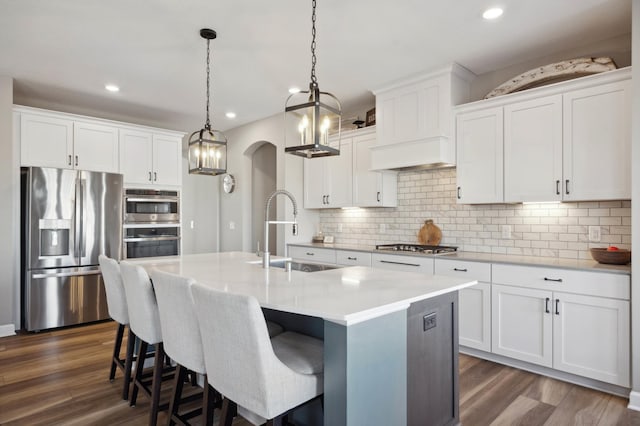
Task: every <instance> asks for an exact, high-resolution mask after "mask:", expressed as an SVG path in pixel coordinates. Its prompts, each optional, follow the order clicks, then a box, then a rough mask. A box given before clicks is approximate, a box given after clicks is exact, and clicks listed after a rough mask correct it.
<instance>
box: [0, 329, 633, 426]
mask: <svg viewBox="0 0 640 426" xmlns="http://www.w3.org/2000/svg"><path fill="white" fill-rule="evenodd" d="M115 330H116V324H115V323H113V322H104V323H99V324H94V325H90V326H84V327H74V328H68V329H62V330H55V331H50V332H42V333H38V334H24V335H19V336H11V337H5V338H2V339H0V424H1V425H83V426H84V425H146V424H147V423H148V408H149V401H148V399H147V398H146V397H145V396H144V395H140V396H139V397H138V404H137V405H136V407H129V404H128V403H127V401H123V400H122V399H121V390H122V389H121V387H122V374H121V372H120V371H119V370H118V372H117V373H116V380H115V381H114V382H113V383H111V382H109V380H108V375H109V358H110V354H111V351H112V349H113V340H114V338H115ZM124 346H125V345H124V344H123V347H124ZM167 388H168V386H167ZM167 392H168V389H167ZM167 392H164V393H166V395H163V397H164V398H165V399H168V393H167ZM626 405H627V400H626V399H623V398H619V397H616V396H612V395H608V394H605V393H601V392H597V391H594V390H591V389H587V388H583V387H580V386H576V385H571V384H568V383H564V382H560V381H557V380H554V379H550V378H547V377H542V376H538V375H536V374H533V373H529V372H525V371H521V370H517V369H514V368H510V367H506V366H502V365H499V364H495V363H492V362H489V361H484V360H481V359H478V358H473V357H469V356H466V355H461V356H460V413H461V420H462V424H463V425H464V426H476V425H478V426H482V425H531V426H535V425H562V426H565V425H594V426H605V425H606V426H608V425H640V413H638V412H635V411H631V410H628V409H627V408H626ZM217 415H218V410H216V416H217ZM166 420H167V418H166V413H164V412H163V413H160V415H159V417H158V424H166ZM235 425H237V426H246V425H249V423H247V422H246V421H244V420H242V419H240V418H238V419H236V421H235V422H234V426H235ZM390 426H395V425H390ZM398 426H401V425H398Z"/></svg>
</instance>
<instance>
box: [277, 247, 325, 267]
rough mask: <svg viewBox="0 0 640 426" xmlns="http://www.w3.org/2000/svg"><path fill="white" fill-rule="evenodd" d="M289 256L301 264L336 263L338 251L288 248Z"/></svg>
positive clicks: (316, 248)
mask: <svg viewBox="0 0 640 426" xmlns="http://www.w3.org/2000/svg"><path fill="white" fill-rule="evenodd" d="M288 256H289V257H291V258H292V259H293V260H297V261H301V262H315V263H326V264H332V265H333V264H335V263H336V251H335V250H334V249H330V248H318V247H303V246H288Z"/></svg>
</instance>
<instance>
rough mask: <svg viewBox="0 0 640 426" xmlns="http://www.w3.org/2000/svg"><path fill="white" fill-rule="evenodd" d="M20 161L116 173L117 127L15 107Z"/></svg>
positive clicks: (41, 165) (117, 167)
mask: <svg viewBox="0 0 640 426" xmlns="http://www.w3.org/2000/svg"><path fill="white" fill-rule="evenodd" d="M16 112H18V113H19V114H20V148H21V162H20V163H21V165H22V166H36V167H55V168H60V169H81V170H91V171H98V172H110V173H118V171H119V166H118V129H117V128H116V127H114V126H109V125H104V124H100V123H91V122H86V121H79V120H74V119H72V118H71V117H68V116H66V115H63V114H57V113H54V112H49V111H44V110H35V109H28V110H26V111H25V109H23V108H22V107H21V108H19V109H16Z"/></svg>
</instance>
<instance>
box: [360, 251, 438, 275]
mask: <svg viewBox="0 0 640 426" xmlns="http://www.w3.org/2000/svg"><path fill="white" fill-rule="evenodd" d="M371 266H373V267H374V268H382V269H393V270H394V271H405V272H421V273H424V274H429V275H433V258H430V257H419V256H397V255H393V254H379V253H374V254H372V255H371Z"/></svg>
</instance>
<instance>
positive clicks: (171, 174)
mask: <svg viewBox="0 0 640 426" xmlns="http://www.w3.org/2000/svg"><path fill="white" fill-rule="evenodd" d="M181 146H182V139H181V138H180V137H178V136H172V135H164V134H155V133H151V132H147V131H141V130H137V129H120V167H121V171H122V174H123V175H124V183H125V185H129V186H132V185H138V186H179V185H180V184H181V181H182V179H181V177H182V175H181V170H182V155H181Z"/></svg>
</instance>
